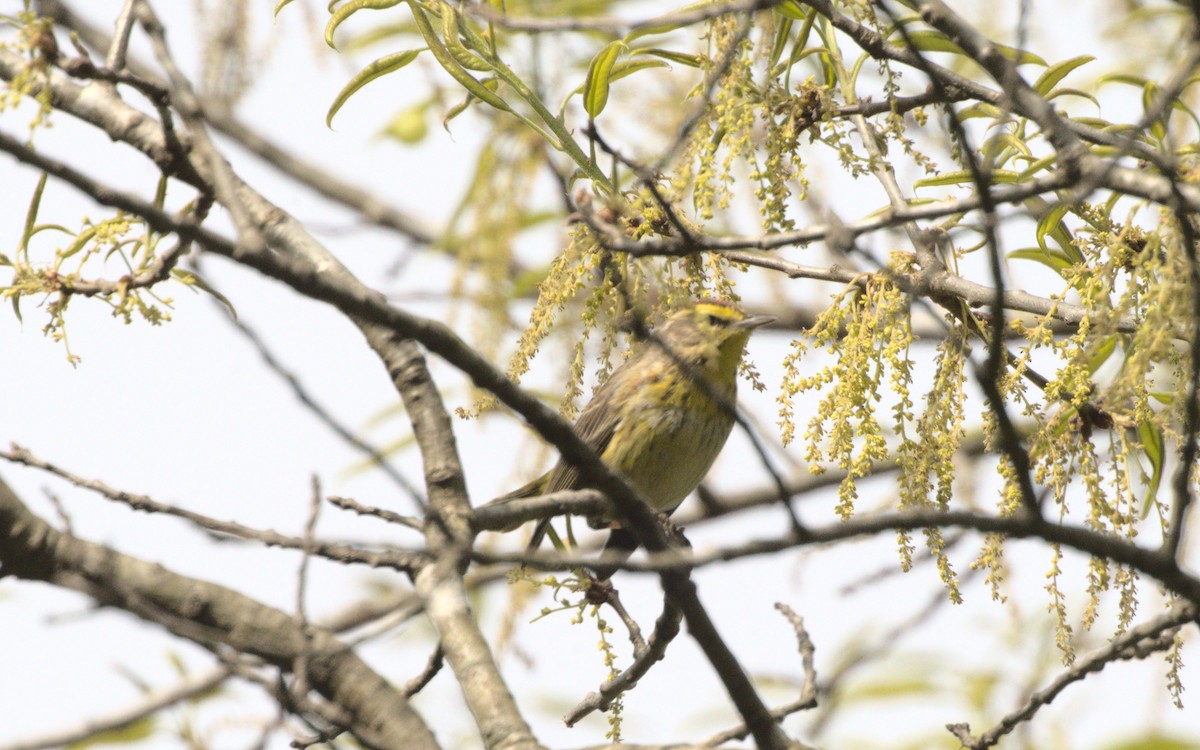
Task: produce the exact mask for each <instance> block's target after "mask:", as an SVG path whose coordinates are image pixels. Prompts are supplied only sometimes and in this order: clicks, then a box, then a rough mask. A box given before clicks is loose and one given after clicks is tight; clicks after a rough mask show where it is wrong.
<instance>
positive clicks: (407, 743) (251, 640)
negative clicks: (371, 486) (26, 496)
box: [0, 481, 438, 750]
mask: <svg viewBox="0 0 1200 750" xmlns="http://www.w3.org/2000/svg"><path fill="white" fill-rule="evenodd" d="M0 528H4V529H6V530H7V533H5V534H4V535H0V571H3V573H4V574H5V575H7V576H14V577H17V578H23V579H27V580H37V581H46V582H48V583H51V584H54V585H57V586H61V587H64V588H68V589H72V590H75V591H79V592H81V593H83V594H85V595H87V596H89V597H92V598H93V599H95V600H96V601H97V602H99V603H100V604H102V605H108V606H113V607H117V608H120V609H122V610H125V611H128V612H130V613H132V614H134V615H136V616H138V617H141V618H142V619H145V620H147V621H149V622H152V623H156V624H158V625H161V626H163V627H165V628H166V629H167V630H169V631H171V632H172V633H174V634H176V635H178V636H181V637H183V638H186V639H188V640H192V641H194V642H196V643H200V644H202V645H207V646H209V647H212V648H215V647H218V646H228V647H229V648H232V649H234V650H235V651H238V652H240V653H244V654H250V655H253V656H257V657H259V658H262V659H264V660H266V661H267V662H269V663H271V664H273V665H275V666H276V667H278V668H280V669H290V668H291V665H292V664H293V662H294V660H295V658H296V656H297V655H298V653H299V652H300V651H301V650H304V649H311V656H310V661H309V677H310V680H311V684H312V686H313V688H314V689H315V690H317V691H318V692H320V693H321V694H322V695H324V696H325V697H326V698H328V699H329V700H330V702H332V703H333V704H335V705H338V706H341V707H342V708H343V709H344V710H346V711H347V712H348V715H349V716H351V717H352V721H351V722H350V725H349V726H350V728H351V730H352V731H353V732H354V733H355V736H356V737H358V739H359V740H360V741H361V742H362V743H364V744H365V745H367V746H368V747H372V748H378V749H379V750H385V749H387V748H395V747H406V748H414V749H416V748H428V749H429V750H435V749H436V748H438V744H437V741H436V740H435V739H434V737H433V734H432V733H431V732H430V731H429V729H428V727H426V726H425V724H424V722H423V721H422V720H421V719H420V717H419V716H418V715H417V714H416V713H415V712H414V711H413V710H412V709H411V707H410V706H409V705H408V703H407V701H405V700H404V698H403V696H402V695H400V693H399V692H398V691H396V690H395V689H394V688H392V687H391V686H390V685H389V684H388V683H387V681H386V680H384V679H383V678H382V677H380V676H379V675H378V674H376V673H375V672H374V671H372V670H371V669H370V668H369V667H368V666H367V665H366V664H365V663H363V662H362V661H361V660H360V659H359V658H358V657H357V656H355V655H354V654H352V653H350V652H348V651H346V650H345V649H344V648H343V647H342V644H341V643H340V642H338V640H337V638H336V637H335V636H333V635H332V634H331V633H329V632H328V631H327V630H324V629H321V628H317V629H315V630H314V633H313V638H312V642H311V643H309V640H308V639H307V638H306V637H304V636H303V634H302V633H301V632H300V631H299V629H298V628H297V627H296V622H295V619H294V618H293V617H292V616H291V615H289V614H288V613H286V612H282V611H280V610H277V609H274V608H271V607H267V606H264V605H263V604H260V603H259V602H257V601H254V600H253V599H251V598H249V597H247V596H244V595H243V594H240V593H238V592H236V591H233V590H232V589H228V588H226V587H224V586H218V585H216V584H213V583H208V582H205V581H200V580H197V579H194V578H187V577H185V576H181V575H179V574H176V573H173V572H171V571H169V570H167V569H165V568H164V567H163V566H161V565H158V564H152V563H149V562H145V561H143V560H139V559H137V558H134V557H130V556H129V555H124V554H121V553H119V552H117V551H115V550H113V549H111V548H108V547H104V546H102V545H99V544H94V543H92V542H87V541H84V540H82V539H79V538H77V537H74V536H71V535H69V534H64V533H62V532H59V531H56V530H54V529H53V528H51V527H50V526H49V525H48V524H46V522H45V521H43V520H42V519H40V518H38V517H37V516H35V515H33V514H32V513H30V512H29V510H28V509H27V508H26V507H25V506H24V505H23V504H22V503H21V501H20V499H19V498H18V497H17V496H16V495H15V494H14V493H13V492H12V490H11V489H9V487H8V485H7V484H4V483H3V482H2V481H0ZM201 613H202V614H203V616H199V615H200V614H201Z"/></svg>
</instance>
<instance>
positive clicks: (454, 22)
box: [441, 3, 494, 73]
mask: <svg viewBox="0 0 1200 750" xmlns="http://www.w3.org/2000/svg"><path fill="white" fill-rule="evenodd" d="M441 10H442V41H444V42H445V43H446V49H447V50H449V51H450V56H451V57H453V58H454V61H455V62H457V63H458V64H459V65H461V66H463V67H464V68H466V69H467V70H474V71H478V72H481V73H491V72H492V71H493V70H494V68H493V67H492V65H491V64H490V63H489V62H488V61H487V60H484V59H483V58H482V57H480V56H479V55H477V54H475V53H474V52H472V51H471V50H469V49H467V46H466V45H465V44H463V43H462V39H460V38H459V36H458V24H459V22H460V21H459V17H458V12H457V11H455V10H454V8H453V7H452V6H451V5H450V4H449V3H442V8H441Z"/></svg>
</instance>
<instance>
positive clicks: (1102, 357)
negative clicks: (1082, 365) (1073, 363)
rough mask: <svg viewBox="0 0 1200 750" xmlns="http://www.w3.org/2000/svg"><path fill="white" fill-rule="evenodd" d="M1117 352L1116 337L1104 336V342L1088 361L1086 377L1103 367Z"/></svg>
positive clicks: (1114, 335)
mask: <svg viewBox="0 0 1200 750" xmlns="http://www.w3.org/2000/svg"><path fill="white" fill-rule="evenodd" d="M1116 350H1117V335H1116V334H1113V335H1111V336H1106V337H1105V338H1104V341H1102V342H1101V343H1100V346H1099V348H1097V349H1096V351H1095V353H1094V354H1092V356H1091V358H1089V359H1088V375H1095V374H1096V370H1099V369H1100V368H1101V367H1103V366H1104V363H1105V362H1107V361H1108V359H1109V357H1111V356H1112V354H1113V352H1115V351H1116Z"/></svg>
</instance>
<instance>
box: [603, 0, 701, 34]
mask: <svg viewBox="0 0 1200 750" xmlns="http://www.w3.org/2000/svg"><path fill="white" fill-rule="evenodd" d="M709 5H712V0H700V2H698V3H692V4H690V5H685V6H683V7H682V8H678V9H676V10H675V11H674V13H679V14H686V13H688V12H690V11H693V10H696V9H697V8H703V7H705V6H709ZM662 18H663V22H662V23H660V24H655V25H654V26H643V27H642V28H640V29H634V30H633V31H631V32H629V33H628V34H627V35H626V36H625V41H626V42H632V41H633V40H634V39H641V38H642V37H644V36H652V35H655V34H666V33H669V32H671V31H674V30H675V29H681V28H683V27H684V26H688V25H690V22H688V21H672V20H670V18H671V16H670V15H666V16H663V17H662Z"/></svg>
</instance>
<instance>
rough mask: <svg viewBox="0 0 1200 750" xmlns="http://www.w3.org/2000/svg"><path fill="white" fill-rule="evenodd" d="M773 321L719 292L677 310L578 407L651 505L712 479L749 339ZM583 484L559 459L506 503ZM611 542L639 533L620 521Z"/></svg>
mask: <svg viewBox="0 0 1200 750" xmlns="http://www.w3.org/2000/svg"><path fill="white" fill-rule="evenodd" d="M772 320H774V319H773V318H769V317H763V316H754V317H749V316H747V315H746V314H745V313H743V312H742V311H741V310H739V309H737V308H736V307H733V306H732V305H730V304H728V303H725V302H718V301H712V300H706V301H702V302H697V303H695V304H692V305H689V306H687V307H685V308H683V309H681V310H678V311H677V312H675V313H674V314H672V315H671V316H670V317H669V318H668V319H667V320H666V321H665V322H664V323H663V324H662V325H661V326H659V327H658V328H657V329H655V331H654V332H653V333H652V334H651V337H650V340H648V341H645V342H643V343H642V344H641V345H640V347H639V348H638V350H637V351H636V352H634V353H633V354H632V355H631V356H630V357H629V359H627V360H626V361H625V362H624V364H622V365H621V366H620V367H618V368H617V369H616V371H615V372H613V374H612V376H611V377H609V379H608V380H607V381H606V382H605V383H604V385H602V386H601V387H600V389H599V390H598V391H597V392H596V395H595V396H594V397H593V398H592V400H591V401H590V402H589V403H588V405H587V406H586V407H585V408H584V410H583V411H582V412H581V413H580V414H579V419H578V420H577V421H576V422H575V430H576V432H577V433H578V435H579V437H580V438H581V439H582V440H583V441H584V442H585V443H587V445H588V446H589V447H591V449H592V450H594V451H595V452H596V453H597V454H599V455H600V457H601V458H602V459H603V460H604V462H605V463H607V464H608V465H609V466H611V467H612V468H614V469H616V470H618V471H620V472H621V473H622V474H624V475H625V476H626V478H628V479H629V480H630V482H632V483H633V485H634V486H635V487H636V488H637V490H638V493H639V494H640V495H641V496H642V498H643V499H644V500H645V501H646V502H647V503H649V504H650V505H651V507H653V508H654V509H655V510H658V511H660V512H663V513H667V514H669V513H671V512H672V511H674V510H675V508H677V507H678V506H679V504H680V503H681V502H683V500H684V498H686V497H687V496H688V495H689V494H691V492H692V490H694V489H696V487H697V486H698V485H699V484H700V482H701V480H703V479H704V475H705V474H707V473H708V470H709V468H710V467H711V466H712V464H713V461H715V460H716V458H717V454H718V453H720V452H721V448H722V447H723V446H724V445H725V440H726V438H728V437H729V432H730V430H731V429H732V428H733V422H734V418H733V414H732V411H731V408H732V406H733V403H734V397H735V394H736V392H737V370H738V365H739V364H740V362H741V360H742V354H743V352H744V350H745V346H746V342H747V340H748V339H749V338H750V333H751V331H753V330H754V329H755V328H757V327H758V326H761V325H763V324H765V323H769V322H771V321H772ZM701 379H703V381H704V383H701V382H698V381H699V380H701ZM714 394H715V395H716V396H717V399H714V398H713V395H714ZM721 401H724V402H725V404H726V406H722V404H721V403H720V402H721ZM726 407H728V408H726ZM583 486H585V485H583V484H582V483H581V482H580V479H579V472H578V471H576V470H575V468H574V467H572V466H569V465H567V464H566V463H564V462H562V461H559V462H558V464H557V465H555V466H554V468H552V469H551V470H550V471H549V472H547V473H546V474H543V475H542V476H541V477H538V478H537V479H535V480H534V481H532V482H530V483H529V484H527V485H525V486H524V487H521V488H520V489H518V490H516V491H514V492H511V493H509V494H508V495H505V496H504V497H503V498H500V500H499V502H504V501H505V500H510V499H513V498H522V497H534V496H536V495H543V494H547V493H550V492H558V491H560V490H572V489H581V488H582V487H583ZM614 520H615V519H614V518H613V517H612V515H611V514H606V515H604V516H599V517H596V518H589V519H588V522H589V523H590V524H591V525H592V526H593V527H596V528H599V527H601V526H604V525H608V524H610V523H612V522H613V521H614ZM549 523H550V521H549V519H546V520H543V521H539V522H538V525H537V528H536V529H535V530H534V533H533V538H532V539H531V541H530V548H531V549H533V548H536V547H538V546H539V545H540V544H541V542H542V539H543V537H544V536H545V533H546V529H547V528H548V527H549ZM611 547H616V548H620V549H625V550H627V551H632V550H633V549H634V548H635V547H636V542H634V541H633V537H632V535H631V534H630V533H629V532H628V531H626V530H623V529H620V528H619V524H613V533H612V535H610V539H609V543H608V545H606V548H611Z"/></svg>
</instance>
